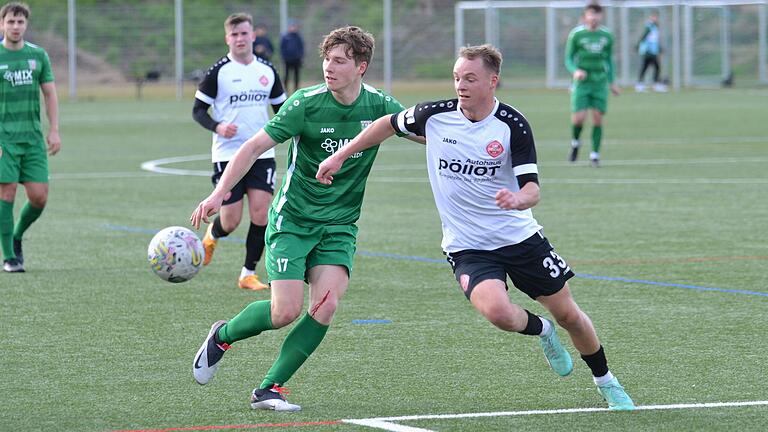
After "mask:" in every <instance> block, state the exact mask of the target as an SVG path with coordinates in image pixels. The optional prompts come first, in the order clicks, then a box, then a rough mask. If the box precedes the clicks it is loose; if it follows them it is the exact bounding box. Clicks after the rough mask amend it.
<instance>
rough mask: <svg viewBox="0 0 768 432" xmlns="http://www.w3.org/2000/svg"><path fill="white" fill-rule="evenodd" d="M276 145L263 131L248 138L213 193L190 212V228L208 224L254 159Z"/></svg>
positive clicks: (228, 164) (230, 162)
mask: <svg viewBox="0 0 768 432" xmlns="http://www.w3.org/2000/svg"><path fill="white" fill-rule="evenodd" d="M276 145H277V143H276V142H275V141H273V140H272V138H271V137H270V136H269V135H267V133H266V132H264V129H262V130H260V131H258V132H257V133H256V135H254V136H252V137H250V138H248V140H247V141H246V142H244V143H243V145H242V146H241V147H240V149H239V150H238V151H237V153H235V156H234V157H233V158H232V160H230V161H229V163H227V167H226V168H224V173H222V175H221V179H219V183H218V184H216V188H215V189H214V190H213V192H211V194H210V195H208V197H207V198H206V199H204V200H203V201H201V202H200V204H198V205H197V208H195V210H194V211H193V212H192V216H190V217H189V221H190V223H191V224H192V226H193V227H195V229H197V228H200V222H201V221H203V222H205V223H208V217H210V216H213V215H214V214H216V213H217V212H218V211H219V209H220V208H221V203H222V202H223V201H224V198H225V197H226V195H227V194H228V193H229V191H230V190H232V187H234V186H235V185H236V184H237V182H239V181H240V179H241V178H243V176H244V175H245V173H246V172H248V170H249V169H250V168H251V166H252V165H253V163H254V162H256V159H258V158H259V156H261V154H262V153H264V152H265V151H267V150H269V149H271V148H272V147H274V146H276Z"/></svg>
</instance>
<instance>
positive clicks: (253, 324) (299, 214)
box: [190, 27, 404, 411]
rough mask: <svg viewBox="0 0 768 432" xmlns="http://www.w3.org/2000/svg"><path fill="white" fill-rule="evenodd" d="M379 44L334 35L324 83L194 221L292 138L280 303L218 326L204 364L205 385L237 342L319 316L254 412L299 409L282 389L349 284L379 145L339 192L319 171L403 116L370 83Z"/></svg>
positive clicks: (259, 144)
mask: <svg viewBox="0 0 768 432" xmlns="http://www.w3.org/2000/svg"><path fill="white" fill-rule="evenodd" d="M373 49H374V40H373V37H372V36H371V35H370V34H368V33H365V32H364V31H363V30H361V29H360V28H358V27H343V28H339V29H336V30H334V31H332V32H331V33H330V34H328V35H327V36H326V37H325V38H324V40H323V42H322V44H321V45H320V54H321V56H322V58H323V77H324V80H325V83H324V84H319V85H316V86H312V87H307V88H303V89H300V90H298V91H297V92H296V93H294V94H293V95H292V96H291V97H290V98H289V99H288V100H287V101H286V102H285V103H284V104H283V106H282V107H281V108H280V111H279V112H278V113H277V114H276V115H275V116H274V117H273V118H272V119H271V120H270V121H269V122H268V123H267V125H266V126H265V127H264V129H262V130H261V131H259V132H258V133H256V135H254V136H253V137H251V138H250V139H248V140H247V141H246V142H245V143H243V145H242V146H241V147H240V149H239V150H238V152H237V153H236V155H235V157H234V158H233V159H232V160H231V161H230V163H229V164H228V165H227V167H226V169H225V170H224V174H223V175H222V177H221V180H220V181H219V184H218V185H217V186H216V188H215V189H214V191H213V192H212V193H211V195H209V196H208V198H206V199H205V200H203V201H202V202H201V203H200V204H199V205H198V207H197V208H196V209H195V211H194V212H193V213H192V216H191V218H190V221H191V223H192V225H193V226H194V227H195V228H198V227H199V226H200V222H201V221H206V222H207V219H208V217H209V216H211V215H212V214H214V213H215V212H216V211H218V209H219V208H220V206H221V203H222V200H223V199H224V197H225V195H226V193H227V191H229V189H230V188H231V187H232V186H233V185H234V184H235V183H237V181H238V180H239V179H240V178H241V177H242V176H243V175H244V174H245V172H246V171H247V170H248V168H249V167H250V166H251V164H253V162H254V161H255V160H256V158H257V157H258V156H259V155H260V154H261V153H263V152H264V151H266V150H267V149H270V148H272V147H274V146H275V145H277V144H278V143H281V142H283V141H286V140H290V147H289V149H288V169H287V170H286V173H285V176H284V178H283V183H282V186H281V187H280V189H279V191H278V192H277V194H276V196H275V199H274V200H273V201H272V206H271V208H270V212H269V224H268V227H267V232H266V238H265V240H266V248H265V249H266V251H267V254H266V268H267V274H268V276H269V279H270V283H271V287H272V290H271V296H272V297H271V300H264V301H257V302H253V303H251V304H250V305H248V306H247V307H246V308H245V309H243V310H242V311H241V312H240V313H239V314H238V315H237V316H235V317H234V318H232V319H231V320H230V321H229V322H226V321H218V322H216V323H214V324H213V326H212V327H211V331H210V332H209V334H208V336H207V338H206V339H205V341H204V342H203V344H202V346H201V347H200V350H199V351H198V352H197V355H196V356H195V360H194V364H193V374H194V376H195V380H196V381H197V382H198V383H199V384H206V383H208V381H209V380H210V379H211V378H212V377H213V375H214V373H215V372H216V369H217V368H218V366H219V361H220V360H221V358H222V356H223V355H224V352H225V351H226V350H227V349H228V348H229V344H232V343H234V342H236V341H239V340H242V339H246V338H249V337H251V336H256V335H258V334H259V333H261V332H263V331H265V330H272V329H277V328H280V327H283V326H286V325H288V324H290V323H291V322H293V321H294V320H296V319H297V318H299V316H300V315H301V314H302V310H303V302H304V281H307V282H308V283H309V299H310V300H309V301H310V304H309V308H308V312H307V313H304V314H303V316H302V317H301V319H299V321H298V323H296V325H295V326H294V327H293V329H292V330H291V331H290V333H288V336H287V337H286V338H285V341H284V342H283V345H282V348H281V350H280V355H279V356H278V358H277V360H276V361H275V362H274V363H273V365H272V367H271V368H270V369H269V372H267V375H266V377H265V378H264V380H263V381H262V383H261V385H260V386H259V387H257V388H256V389H254V391H253V394H252V395H251V408H253V409H272V410H276V411H298V410H299V409H301V408H300V407H299V406H298V405H294V404H291V403H288V402H287V401H286V400H285V397H284V396H283V395H282V393H285V392H284V388H283V387H282V385H283V384H284V383H285V382H286V381H288V379H289V378H290V377H291V376H292V375H293V374H294V373H295V372H296V371H297V370H298V369H299V368H300V367H301V365H302V364H303V363H304V361H306V359H307V358H308V357H309V355H311V354H312V352H313V351H314V350H315V349H316V348H317V346H318V345H319V344H320V342H321V341H322V340H323V337H325V333H326V331H327V330H328V326H329V325H330V324H331V321H332V319H333V315H334V313H335V312H336V307H337V304H338V302H339V300H340V299H341V297H342V296H343V295H344V292H345V291H346V289H347V286H348V284H349V275H350V272H351V270H352V262H353V258H354V254H355V242H356V239H357V226H356V225H355V222H356V221H357V219H358V218H359V216H360V207H361V205H362V201H363V193H364V192H365V182H366V179H367V178H368V174H369V173H370V170H371V166H372V164H373V161H374V159H375V157H376V153H377V152H378V146H375V147H372V148H370V149H368V150H366V151H363V152H359V153H355V154H353V155H352V156H351V157H350V160H349V161H348V162H347V164H345V165H344V170H343V171H344V172H343V173H342V172H340V177H339V181H337V182H334V183H333V186H332V187H328V186H325V185H322V184H320V183H318V182H317V181H315V173H316V172H317V168H318V164H319V163H320V162H322V161H323V160H324V159H325V158H326V157H327V156H329V155H331V154H333V153H334V152H335V151H336V150H338V149H339V148H340V147H342V146H344V145H345V144H347V143H348V142H349V141H351V140H352V138H354V137H355V136H356V135H357V134H358V133H359V132H360V131H361V130H362V129H363V128H365V127H366V126H368V125H369V124H370V123H371V122H372V121H373V120H376V119H377V118H379V117H381V116H383V115H386V114H393V113H396V112H399V111H402V110H403V109H404V108H403V106H402V105H401V104H400V103H399V102H398V101H397V100H395V99H394V98H392V97H391V96H389V95H387V94H386V93H383V92H381V91H379V90H376V89H374V88H373V87H371V86H369V85H367V84H364V83H363V82H362V78H363V75H364V74H365V71H366V70H367V68H368V65H369V64H370V61H371V57H372V55H373Z"/></svg>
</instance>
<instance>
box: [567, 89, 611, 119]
mask: <svg viewBox="0 0 768 432" xmlns="http://www.w3.org/2000/svg"><path fill="white" fill-rule="evenodd" d="M588 108H594V109H596V110H598V111H600V112H601V113H603V114H605V112H606V111H607V109H608V82H606V81H579V82H574V83H573V85H571V112H579V111H584V110H586V109H588Z"/></svg>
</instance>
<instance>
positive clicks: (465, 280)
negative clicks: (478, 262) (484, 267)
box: [459, 274, 469, 292]
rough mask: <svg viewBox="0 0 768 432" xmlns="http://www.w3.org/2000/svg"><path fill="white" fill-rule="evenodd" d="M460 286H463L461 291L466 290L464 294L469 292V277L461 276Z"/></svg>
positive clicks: (466, 275)
mask: <svg viewBox="0 0 768 432" xmlns="http://www.w3.org/2000/svg"><path fill="white" fill-rule="evenodd" d="M459 285H461V289H462V290H464V292H467V290H468V289H469V275H468V274H463V275H461V276H459Z"/></svg>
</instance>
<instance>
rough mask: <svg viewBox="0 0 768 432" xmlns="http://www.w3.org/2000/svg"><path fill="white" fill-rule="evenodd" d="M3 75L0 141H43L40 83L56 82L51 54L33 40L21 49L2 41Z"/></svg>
mask: <svg viewBox="0 0 768 432" xmlns="http://www.w3.org/2000/svg"><path fill="white" fill-rule="evenodd" d="M0 74H1V75H2V78H3V79H2V80H0V141H3V142H7V143H33V142H41V141H42V140H43V131H42V126H41V125H40V84H44V83H47V82H51V81H53V71H52V70H51V61H50V60H49V59H48V54H47V53H46V52H45V50H44V49H42V48H40V47H39V46H37V45H34V44H31V43H29V42H24V47H23V48H22V49H20V50H18V51H11V50H9V49H7V48H5V47H4V46H3V45H2V44H0Z"/></svg>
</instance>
